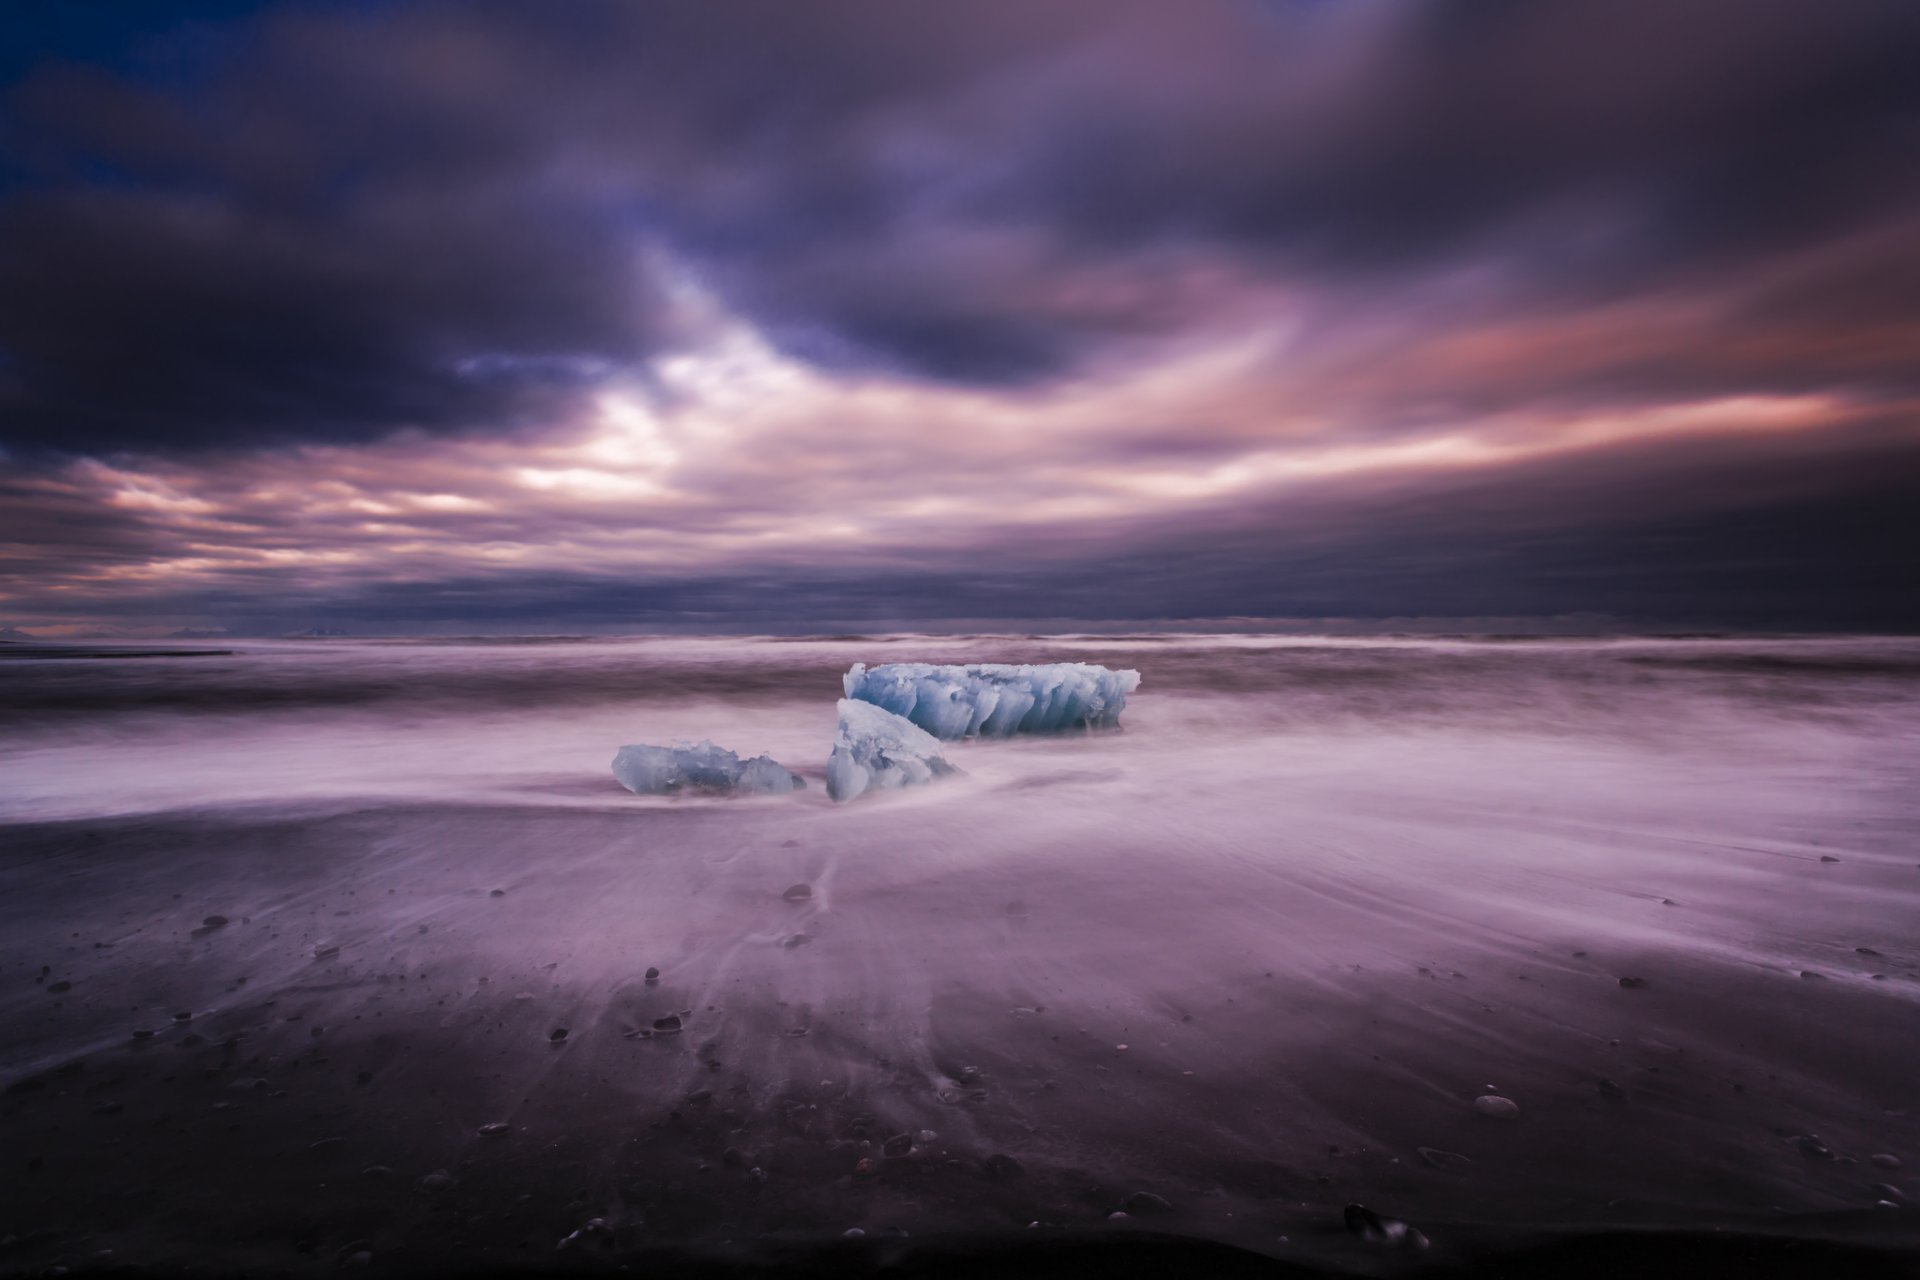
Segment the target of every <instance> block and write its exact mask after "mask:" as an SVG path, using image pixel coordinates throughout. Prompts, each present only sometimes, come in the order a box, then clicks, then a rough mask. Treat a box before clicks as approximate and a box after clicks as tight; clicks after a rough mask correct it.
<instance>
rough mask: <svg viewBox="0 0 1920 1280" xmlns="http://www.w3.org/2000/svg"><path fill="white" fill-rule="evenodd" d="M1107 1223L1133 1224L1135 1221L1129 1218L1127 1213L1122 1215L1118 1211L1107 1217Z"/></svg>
mask: <svg viewBox="0 0 1920 1280" xmlns="http://www.w3.org/2000/svg"><path fill="white" fill-rule="evenodd" d="M1107 1221H1108V1222H1132V1221H1133V1219H1132V1218H1130V1217H1128V1216H1127V1215H1126V1214H1125V1213H1122V1212H1121V1211H1120V1210H1118V1209H1116V1210H1114V1211H1113V1212H1112V1213H1110V1214H1108V1215H1107Z"/></svg>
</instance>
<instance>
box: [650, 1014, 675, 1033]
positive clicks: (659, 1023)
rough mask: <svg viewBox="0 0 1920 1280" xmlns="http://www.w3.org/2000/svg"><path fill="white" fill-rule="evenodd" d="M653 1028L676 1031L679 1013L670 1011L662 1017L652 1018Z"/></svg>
mask: <svg viewBox="0 0 1920 1280" xmlns="http://www.w3.org/2000/svg"><path fill="white" fill-rule="evenodd" d="M653 1029H654V1030H655V1031H678V1030H679V1029H680V1015H679V1014H675V1013H670V1014H668V1015H667V1016H666V1017H664V1018H655V1019H654V1020H653Z"/></svg>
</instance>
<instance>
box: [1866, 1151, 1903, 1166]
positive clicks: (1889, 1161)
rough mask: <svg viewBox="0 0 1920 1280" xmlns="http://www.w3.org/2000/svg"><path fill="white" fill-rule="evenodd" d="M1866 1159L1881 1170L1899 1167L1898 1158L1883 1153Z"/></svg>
mask: <svg viewBox="0 0 1920 1280" xmlns="http://www.w3.org/2000/svg"><path fill="white" fill-rule="evenodd" d="M1867 1159H1869V1160H1871V1161H1873V1162H1874V1163H1875V1164H1877V1165H1879V1166H1880V1167H1881V1168H1882V1169H1898V1168H1899V1167H1900V1157H1899V1156H1896V1155H1891V1154H1889V1153H1888V1152H1885V1151H1882V1152H1880V1153H1879V1154H1878V1155H1871V1156H1868V1157H1867Z"/></svg>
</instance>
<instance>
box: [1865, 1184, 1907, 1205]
mask: <svg viewBox="0 0 1920 1280" xmlns="http://www.w3.org/2000/svg"><path fill="white" fill-rule="evenodd" d="M1867 1190H1869V1191H1871V1192H1873V1194H1875V1195H1877V1196H1879V1197H1880V1198H1881V1199H1882V1200H1892V1201H1895V1202H1898V1201H1901V1200H1904V1199H1906V1195H1905V1194H1904V1193H1903V1192H1902V1191H1901V1190H1900V1188H1898V1187H1896V1186H1894V1185H1893V1184H1892V1183H1890V1182H1876V1183H1874V1184H1873V1185H1872V1186H1870V1187H1868V1188H1867Z"/></svg>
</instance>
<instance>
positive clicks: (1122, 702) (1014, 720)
mask: <svg viewBox="0 0 1920 1280" xmlns="http://www.w3.org/2000/svg"><path fill="white" fill-rule="evenodd" d="M841 683H842V685H843V687H844V688H845V690H846V694H847V696H848V697H849V698H854V699H858V700H859V701H861V702H871V703H873V704H874V705H875V706H877V707H885V708H886V709H887V710H888V711H891V712H893V713H894V714H895V715H897V716H902V717H904V718H906V719H908V720H911V721H912V722H913V723H914V724H916V725H919V726H920V727H921V728H922V729H925V730H926V731H927V732H928V733H931V734H932V735H933V736H934V737H936V738H968V737H973V736H975V735H979V736H981V737H987V738H1004V737H1008V736H1010V735H1012V734H1016V733H1052V732H1058V731H1060V730H1064V729H1098V728H1107V727H1110V726H1112V725H1116V724H1118V723H1120V713H1121V712H1122V711H1124V710H1126V707H1127V695H1128V694H1129V693H1132V692H1133V691H1134V690H1135V689H1137V688H1139V687H1140V673H1139V672H1138V671H1109V670H1108V669H1107V668H1105V667H1101V666H1095V665H1094V664H1092V663H1089V662H1055V663H1049V664H1046V665H1044V666H1014V665H1010V664H1007V663H1002V662H979V663H974V664H972V665H970V666H964V667H937V666H933V665H932V664H930V663H925V662H892V663H887V664H885V665H884V666H878V667H874V668H872V669H869V668H868V667H867V665H866V664H865V663H861V662H856V663H854V664H853V669H852V670H851V671H849V672H847V674H846V676H845V677H844V679H843V680H842V681H841Z"/></svg>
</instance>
